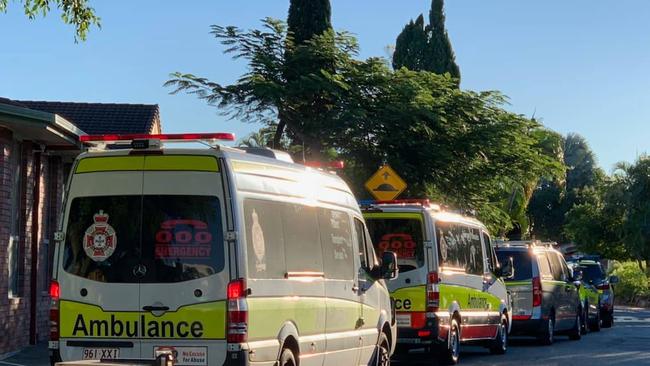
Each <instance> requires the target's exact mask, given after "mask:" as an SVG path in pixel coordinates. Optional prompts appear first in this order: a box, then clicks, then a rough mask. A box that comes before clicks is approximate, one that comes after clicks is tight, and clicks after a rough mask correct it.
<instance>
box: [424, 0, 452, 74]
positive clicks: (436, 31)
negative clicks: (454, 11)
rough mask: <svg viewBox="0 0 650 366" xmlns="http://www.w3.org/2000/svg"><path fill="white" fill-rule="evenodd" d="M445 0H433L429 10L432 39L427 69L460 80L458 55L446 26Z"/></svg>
mask: <svg viewBox="0 0 650 366" xmlns="http://www.w3.org/2000/svg"><path fill="white" fill-rule="evenodd" d="M444 7H445V4H444V0H432V1H431V11H430V12H429V32H430V37H431V38H430V40H429V47H428V53H429V56H428V57H427V59H428V61H429V65H428V66H427V68H426V70H429V71H433V72H435V73H436V74H444V73H447V72H448V73H449V74H451V76H452V77H453V78H455V79H458V80H459V81H460V68H459V67H458V65H457V64H456V56H455V55H454V50H453V48H452V47H451V41H450V40H449V35H448V34H447V29H446V28H445V10H444Z"/></svg>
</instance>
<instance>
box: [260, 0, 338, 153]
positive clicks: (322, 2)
mask: <svg viewBox="0 0 650 366" xmlns="http://www.w3.org/2000/svg"><path fill="white" fill-rule="evenodd" d="M287 27H288V28H287V30H288V32H289V36H290V37H291V42H289V43H288V44H287V47H286V49H285V59H286V65H285V66H286V67H285V70H284V77H285V79H286V81H287V83H288V84H295V85H296V87H295V88H294V89H295V90H296V94H297V95H295V101H300V103H294V105H293V106H292V108H290V110H287V111H278V117H279V123H278V127H277V129H276V132H275V136H274V139H273V141H274V145H276V146H278V145H279V143H280V141H281V139H282V135H283V133H284V132H285V131H284V130H285V127H286V126H297V125H300V126H301V129H302V130H303V132H305V130H307V131H306V132H307V133H306V134H303V135H302V136H300V137H299V139H300V140H302V143H303V144H305V145H307V147H308V148H309V150H310V151H309V154H310V155H313V156H314V157H318V156H319V154H320V148H321V144H320V139H319V138H318V137H317V136H314V135H315V134H314V133H311V134H310V133H309V130H310V129H317V127H318V126H317V125H318V117H319V115H322V113H323V110H324V108H325V105H326V104H327V102H328V100H327V99H326V97H324V96H323V95H321V94H320V93H319V91H318V90H309V91H308V92H307V93H306V94H304V95H301V91H302V90H303V89H301V88H300V86H301V78H304V77H306V76H309V75H319V74H320V73H321V70H325V71H328V72H334V61H333V60H331V59H328V58H327V56H323V55H314V54H312V53H311V52H310V51H309V49H308V48H306V47H303V46H305V44H307V42H309V41H311V40H312V39H313V38H314V37H316V36H320V35H323V34H325V33H326V32H328V31H331V30H332V7H331V5H330V1H329V0H291V3H290V5H289V15H288V17H287ZM308 89H310V88H308ZM311 89H313V88H311ZM296 105H300V106H302V107H296ZM289 133H291V131H289ZM292 137H297V136H292Z"/></svg>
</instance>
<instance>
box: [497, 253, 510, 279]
mask: <svg viewBox="0 0 650 366" xmlns="http://www.w3.org/2000/svg"><path fill="white" fill-rule="evenodd" d="M496 275H497V277H501V278H506V279H508V278H512V277H514V275H515V264H514V263H513V261H512V257H510V258H508V260H507V261H506V262H505V263H501V266H500V267H498V268H497V273H496Z"/></svg>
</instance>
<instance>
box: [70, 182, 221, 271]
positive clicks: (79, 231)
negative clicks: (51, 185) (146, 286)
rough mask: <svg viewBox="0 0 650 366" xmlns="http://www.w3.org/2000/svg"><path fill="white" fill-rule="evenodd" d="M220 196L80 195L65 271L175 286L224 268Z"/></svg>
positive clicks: (72, 220) (75, 203)
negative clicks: (177, 283)
mask: <svg viewBox="0 0 650 366" xmlns="http://www.w3.org/2000/svg"><path fill="white" fill-rule="evenodd" d="M224 261H225V259H224V248H223V231H222V223H221V208H220V202H219V199H218V198H217V197H212V196H181V195H145V196H140V195H125V196H97V197H77V198H75V199H73V200H72V202H71V205H70V213H69V217H68V226H67V229H66V240H65V248H64V261H63V267H64V269H65V270H66V271H67V272H69V273H71V274H74V275H77V276H81V277H84V278H87V279H90V280H94V281H99V282H110V283H171V282H181V281H188V280H192V279H198V278H203V277H206V276H210V275H212V274H215V273H218V272H221V271H222V270H223V268H224Z"/></svg>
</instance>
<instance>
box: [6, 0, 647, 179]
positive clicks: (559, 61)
mask: <svg viewBox="0 0 650 366" xmlns="http://www.w3.org/2000/svg"><path fill="white" fill-rule="evenodd" d="M90 2H91V4H92V5H93V6H94V7H95V9H96V12H97V14H98V15H99V16H100V17H101V18H102V29H100V30H97V29H93V30H92V31H91V32H90V34H89V36H88V40H87V41H86V42H82V43H79V44H75V43H74V38H73V29H72V27H70V26H68V25H64V24H63V23H62V22H61V21H60V20H59V18H58V14H57V13H56V12H54V13H52V14H50V15H49V16H48V17H47V18H44V19H42V18H37V19H36V20H34V21H29V20H28V19H27V18H26V17H25V16H24V15H23V14H22V9H21V8H20V4H19V3H18V2H16V1H13V2H10V7H9V11H8V13H7V14H0V39H1V40H2V41H1V44H2V50H1V51H0V96H4V97H8V98H13V99H32V100H62V101H85V102H123V103H157V104H159V105H160V108H161V113H162V121H163V129H164V130H165V131H167V132H184V131H233V132H235V133H236V134H237V135H238V136H239V137H242V136H244V135H246V134H247V133H248V132H250V131H252V130H254V129H256V126H254V125H250V124H243V123H240V122H238V121H229V120H226V119H225V118H223V117H221V116H219V115H218V113H217V111H216V110H215V109H214V108H213V107H209V106H207V105H206V104H205V103H204V102H202V101H199V100H197V99H196V98H194V97H192V96H188V95H169V94H168V92H169V90H168V89H165V88H163V87H162V84H163V83H164V82H165V81H166V80H167V78H168V74H169V73H171V72H173V71H182V72H191V73H194V74H197V75H201V76H205V77H208V78H210V79H212V80H214V81H218V82H221V83H227V82H231V81H233V80H235V79H236V77H237V76H238V75H240V74H241V73H242V72H243V70H244V65H243V64H242V63H240V62H234V61H232V60H231V59H230V58H229V57H228V56H224V55H222V54H221V51H222V48H221V47H220V45H218V44H217V43H216V42H215V40H214V39H213V38H212V37H211V36H210V35H209V34H208V32H209V26H210V25H211V24H221V25H237V26H240V27H244V28H251V27H257V26H258V25H259V24H260V23H259V19H261V18H263V17H266V16H271V17H276V18H282V19H284V18H285V17H286V12H287V9H288V4H289V1H288V0H242V1H225V0H200V1H199V0H193V1H159V0H158V1H155V0H138V1H128V0H111V1H107V0H103V1H101V0H94V1H93V0H90ZM332 8H333V19H332V20H333V23H334V26H335V28H337V29H344V30H348V31H351V32H353V33H354V34H356V35H357V37H358V38H359V43H360V45H361V56H362V57H368V56H383V55H386V47H387V46H389V45H392V44H393V43H394V42H395V37H396V36H397V34H398V33H399V31H400V30H401V29H402V27H403V26H404V24H405V23H406V22H407V21H408V20H409V19H411V18H415V17H417V15H418V14H420V13H425V14H426V13H427V12H428V8H429V1H428V0H418V1H415V0H402V1H395V0H392V1H388V0H375V1H369V0H354V1H351V0H332ZM446 11H447V28H448V31H449V34H450V37H451V40H452V43H453V46H454V49H455V51H456V57H457V62H458V63H459V65H460V67H461V73H462V80H463V81H462V87H463V88H466V89H473V90H500V91H502V92H503V93H505V94H506V95H508V96H509V97H510V102H511V105H510V106H509V107H508V108H509V109H511V110H512V111H515V112H517V113H522V114H525V115H529V116H530V115H532V114H533V113H535V115H536V116H537V117H539V118H541V119H542V121H543V122H544V124H545V125H547V126H548V127H550V128H552V129H554V130H556V131H558V132H561V133H568V132H576V133H579V134H582V135H583V136H585V137H586V138H587V140H588V141H589V143H590V144H591V146H592V148H593V149H594V151H595V152H596V155H597V157H598V160H599V163H600V164H601V166H602V167H603V168H605V169H606V170H607V171H609V170H610V169H611V167H612V165H613V164H614V163H615V162H617V161H621V160H626V161H632V160H634V159H635V158H636V157H637V155H638V154H640V153H643V152H645V151H646V150H647V149H648V148H647V146H648V145H647V137H648V136H650V126H649V125H648V123H647V121H648V119H649V118H650V92H649V90H648V87H649V86H650V72H649V71H650V22H648V15H649V14H650V2H648V1H645V0H628V1H625V2H616V3H612V2H604V1H589V0H573V1H566V0H552V1H534V2H533V1H521V0H493V1H476V0H448V1H447V4H446Z"/></svg>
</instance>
